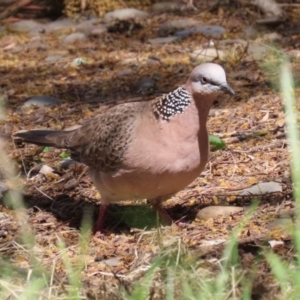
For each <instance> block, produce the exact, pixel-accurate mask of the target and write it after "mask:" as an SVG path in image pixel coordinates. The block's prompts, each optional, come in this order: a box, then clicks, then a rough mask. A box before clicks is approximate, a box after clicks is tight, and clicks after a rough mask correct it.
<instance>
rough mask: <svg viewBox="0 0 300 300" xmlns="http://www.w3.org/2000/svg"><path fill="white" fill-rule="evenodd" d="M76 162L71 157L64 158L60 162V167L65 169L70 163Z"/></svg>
mask: <svg viewBox="0 0 300 300" xmlns="http://www.w3.org/2000/svg"><path fill="white" fill-rule="evenodd" d="M74 164H76V161H75V160H73V159H72V158H70V157H69V158H66V159H64V160H63V161H62V162H61V163H60V167H61V169H62V170H67V169H69V168H70V166H71V165H74Z"/></svg>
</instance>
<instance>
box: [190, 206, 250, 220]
mask: <svg viewBox="0 0 300 300" xmlns="http://www.w3.org/2000/svg"><path fill="white" fill-rule="evenodd" d="M242 210H244V208H243V207H238V206H208V207H205V208H203V209H201V210H200V211H199V212H198V213H197V215H196V218H197V219H199V220H203V221H207V220H208V219H210V218H212V219H214V218H217V217H218V216H222V217H226V216H229V215H231V214H235V213H238V212H240V211H242Z"/></svg>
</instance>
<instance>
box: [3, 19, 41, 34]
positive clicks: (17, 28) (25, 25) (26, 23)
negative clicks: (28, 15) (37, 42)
mask: <svg viewBox="0 0 300 300" xmlns="http://www.w3.org/2000/svg"><path fill="white" fill-rule="evenodd" d="M7 28H8V30H9V31H13V32H30V31H36V32H39V31H43V30H44V24H42V23H39V22H36V21H34V20H22V21H18V22H14V23H10V24H9V25H7Z"/></svg>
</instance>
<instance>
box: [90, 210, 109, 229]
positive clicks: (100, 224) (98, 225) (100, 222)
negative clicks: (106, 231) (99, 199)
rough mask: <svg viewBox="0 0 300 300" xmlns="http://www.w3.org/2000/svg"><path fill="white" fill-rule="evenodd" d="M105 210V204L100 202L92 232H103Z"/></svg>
mask: <svg viewBox="0 0 300 300" xmlns="http://www.w3.org/2000/svg"><path fill="white" fill-rule="evenodd" d="M106 210H107V204H101V205H100V210H99V215H98V219H97V222H96V224H95V226H94V230H93V233H94V234H95V233H97V232H100V233H103V224H104V218H105V213H106Z"/></svg>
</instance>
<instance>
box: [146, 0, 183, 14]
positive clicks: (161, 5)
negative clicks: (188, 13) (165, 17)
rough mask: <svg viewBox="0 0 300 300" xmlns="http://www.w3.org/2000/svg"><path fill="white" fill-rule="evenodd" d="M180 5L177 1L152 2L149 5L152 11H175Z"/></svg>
mask: <svg viewBox="0 0 300 300" xmlns="http://www.w3.org/2000/svg"><path fill="white" fill-rule="evenodd" d="M180 9H181V6H180V4H179V3H176V2H167V1H165V2H158V3H154V4H153V5H152V7H151V10H152V11H153V12H154V13H165V12H170V11H177V10H180Z"/></svg>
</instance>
